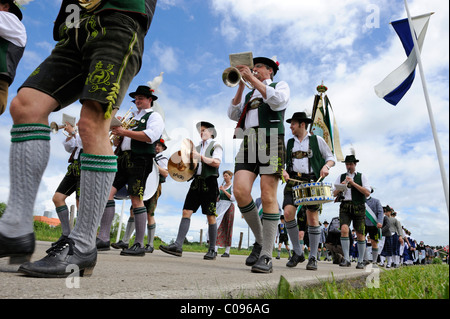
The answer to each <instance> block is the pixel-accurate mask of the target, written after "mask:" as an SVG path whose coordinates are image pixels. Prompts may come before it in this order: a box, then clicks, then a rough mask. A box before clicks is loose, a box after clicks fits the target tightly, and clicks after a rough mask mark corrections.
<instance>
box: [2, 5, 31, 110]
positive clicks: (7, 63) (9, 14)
mask: <svg viewBox="0 0 450 319" xmlns="http://www.w3.org/2000/svg"><path fill="white" fill-rule="evenodd" d="M17 2H19V1H13V0H0V115H1V114H2V113H3V112H4V111H5V109H6V103H7V101H8V89H9V86H10V85H11V84H12V82H13V81H14V77H15V75H16V69H17V66H18V64H19V61H20V59H21V58H22V55H23V52H24V50H25V45H26V43H27V33H26V30H25V26H24V25H23V23H22V22H21V20H22V12H21V11H20V8H19V7H18V5H19V4H18V3H17ZM21 2H24V1H21Z"/></svg>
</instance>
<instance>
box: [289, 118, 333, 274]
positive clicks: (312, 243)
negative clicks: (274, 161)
mask: <svg viewBox="0 0 450 319" xmlns="http://www.w3.org/2000/svg"><path fill="white" fill-rule="evenodd" d="M286 122H287V123H290V124H291V126H290V128H291V131H292V134H293V135H294V137H293V138H291V139H289V140H288V142H287V147H286V170H285V171H283V176H284V179H285V180H286V181H287V184H286V186H285V188H284V201H283V209H284V216H285V219H286V229H287V231H288V234H289V238H290V239H291V242H292V250H293V251H294V252H293V254H292V257H291V259H290V260H289V261H288V262H287V264H286V266H288V267H295V266H297V264H298V263H299V262H303V261H304V260H305V257H304V254H303V250H302V249H301V246H300V241H299V237H298V233H299V228H298V227H297V222H296V219H295V213H296V211H297V208H296V205H295V204H294V196H293V194H292V186H294V185H295V183H293V182H292V181H289V179H290V178H292V179H296V180H299V181H301V182H304V183H310V182H315V181H317V180H318V179H319V178H320V177H322V178H323V177H326V176H328V174H329V172H330V168H331V167H333V166H334V164H335V162H336V160H335V158H334V155H333V153H332V152H331V150H330V148H329V146H328V144H327V143H326V142H325V140H324V139H323V138H322V137H321V136H318V135H311V134H310V133H309V132H308V130H307V128H308V124H311V123H312V122H313V121H312V119H310V118H308V117H307V116H306V113H305V112H296V113H294V115H293V116H292V118H291V119H288V120H286ZM297 184H298V183H297ZM319 209H320V205H303V206H302V207H301V209H300V212H299V214H304V215H306V219H305V221H306V222H305V223H304V224H302V225H300V230H302V231H306V225H308V237H309V247H310V252H309V258H308V264H307V265H306V269H308V270H317V259H316V258H317V250H318V247H319V243H320V234H321V230H320V224H319Z"/></svg>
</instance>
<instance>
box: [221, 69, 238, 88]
mask: <svg viewBox="0 0 450 319" xmlns="http://www.w3.org/2000/svg"><path fill="white" fill-rule="evenodd" d="M241 79H242V76H241V73H239V70H238V69H236V68H235V67H232V66H230V67H229V68H226V69H225V71H223V73H222V81H223V83H224V84H225V85H226V86H228V87H230V88H232V87H235V86H236V85H238V84H239V82H240V81H241Z"/></svg>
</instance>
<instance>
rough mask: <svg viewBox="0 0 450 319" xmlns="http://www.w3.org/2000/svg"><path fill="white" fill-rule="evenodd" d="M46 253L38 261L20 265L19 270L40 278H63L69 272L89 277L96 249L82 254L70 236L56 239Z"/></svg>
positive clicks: (93, 265)
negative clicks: (59, 239)
mask: <svg viewBox="0 0 450 319" xmlns="http://www.w3.org/2000/svg"><path fill="white" fill-rule="evenodd" d="M47 254H48V255H47V256H45V257H44V258H42V259H40V260H38V261H35V262H27V263H25V264H23V265H21V266H20V267H19V272H21V273H24V274H25V275H27V276H31V277H41V278H65V277H68V276H69V275H71V274H75V275H78V276H80V277H83V276H84V277H89V276H91V275H92V272H93V270H94V267H95V264H96V263H97V249H93V250H92V251H91V252H89V253H87V254H83V253H81V252H80V251H79V250H78V249H77V248H76V247H75V244H74V242H73V240H72V239H70V238H66V239H62V240H61V241H58V242H57V243H56V244H55V245H54V246H52V247H51V248H50V249H48V250H47Z"/></svg>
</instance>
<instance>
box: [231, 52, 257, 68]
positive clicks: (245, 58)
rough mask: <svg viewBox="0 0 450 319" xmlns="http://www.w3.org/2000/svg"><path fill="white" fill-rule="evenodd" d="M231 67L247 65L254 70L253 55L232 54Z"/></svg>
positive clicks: (249, 53)
mask: <svg viewBox="0 0 450 319" xmlns="http://www.w3.org/2000/svg"><path fill="white" fill-rule="evenodd" d="M230 65H231V66H233V67H235V66H236V65H247V66H248V67H249V68H250V69H253V54H252V53H251V52H242V53H232V54H230Z"/></svg>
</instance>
